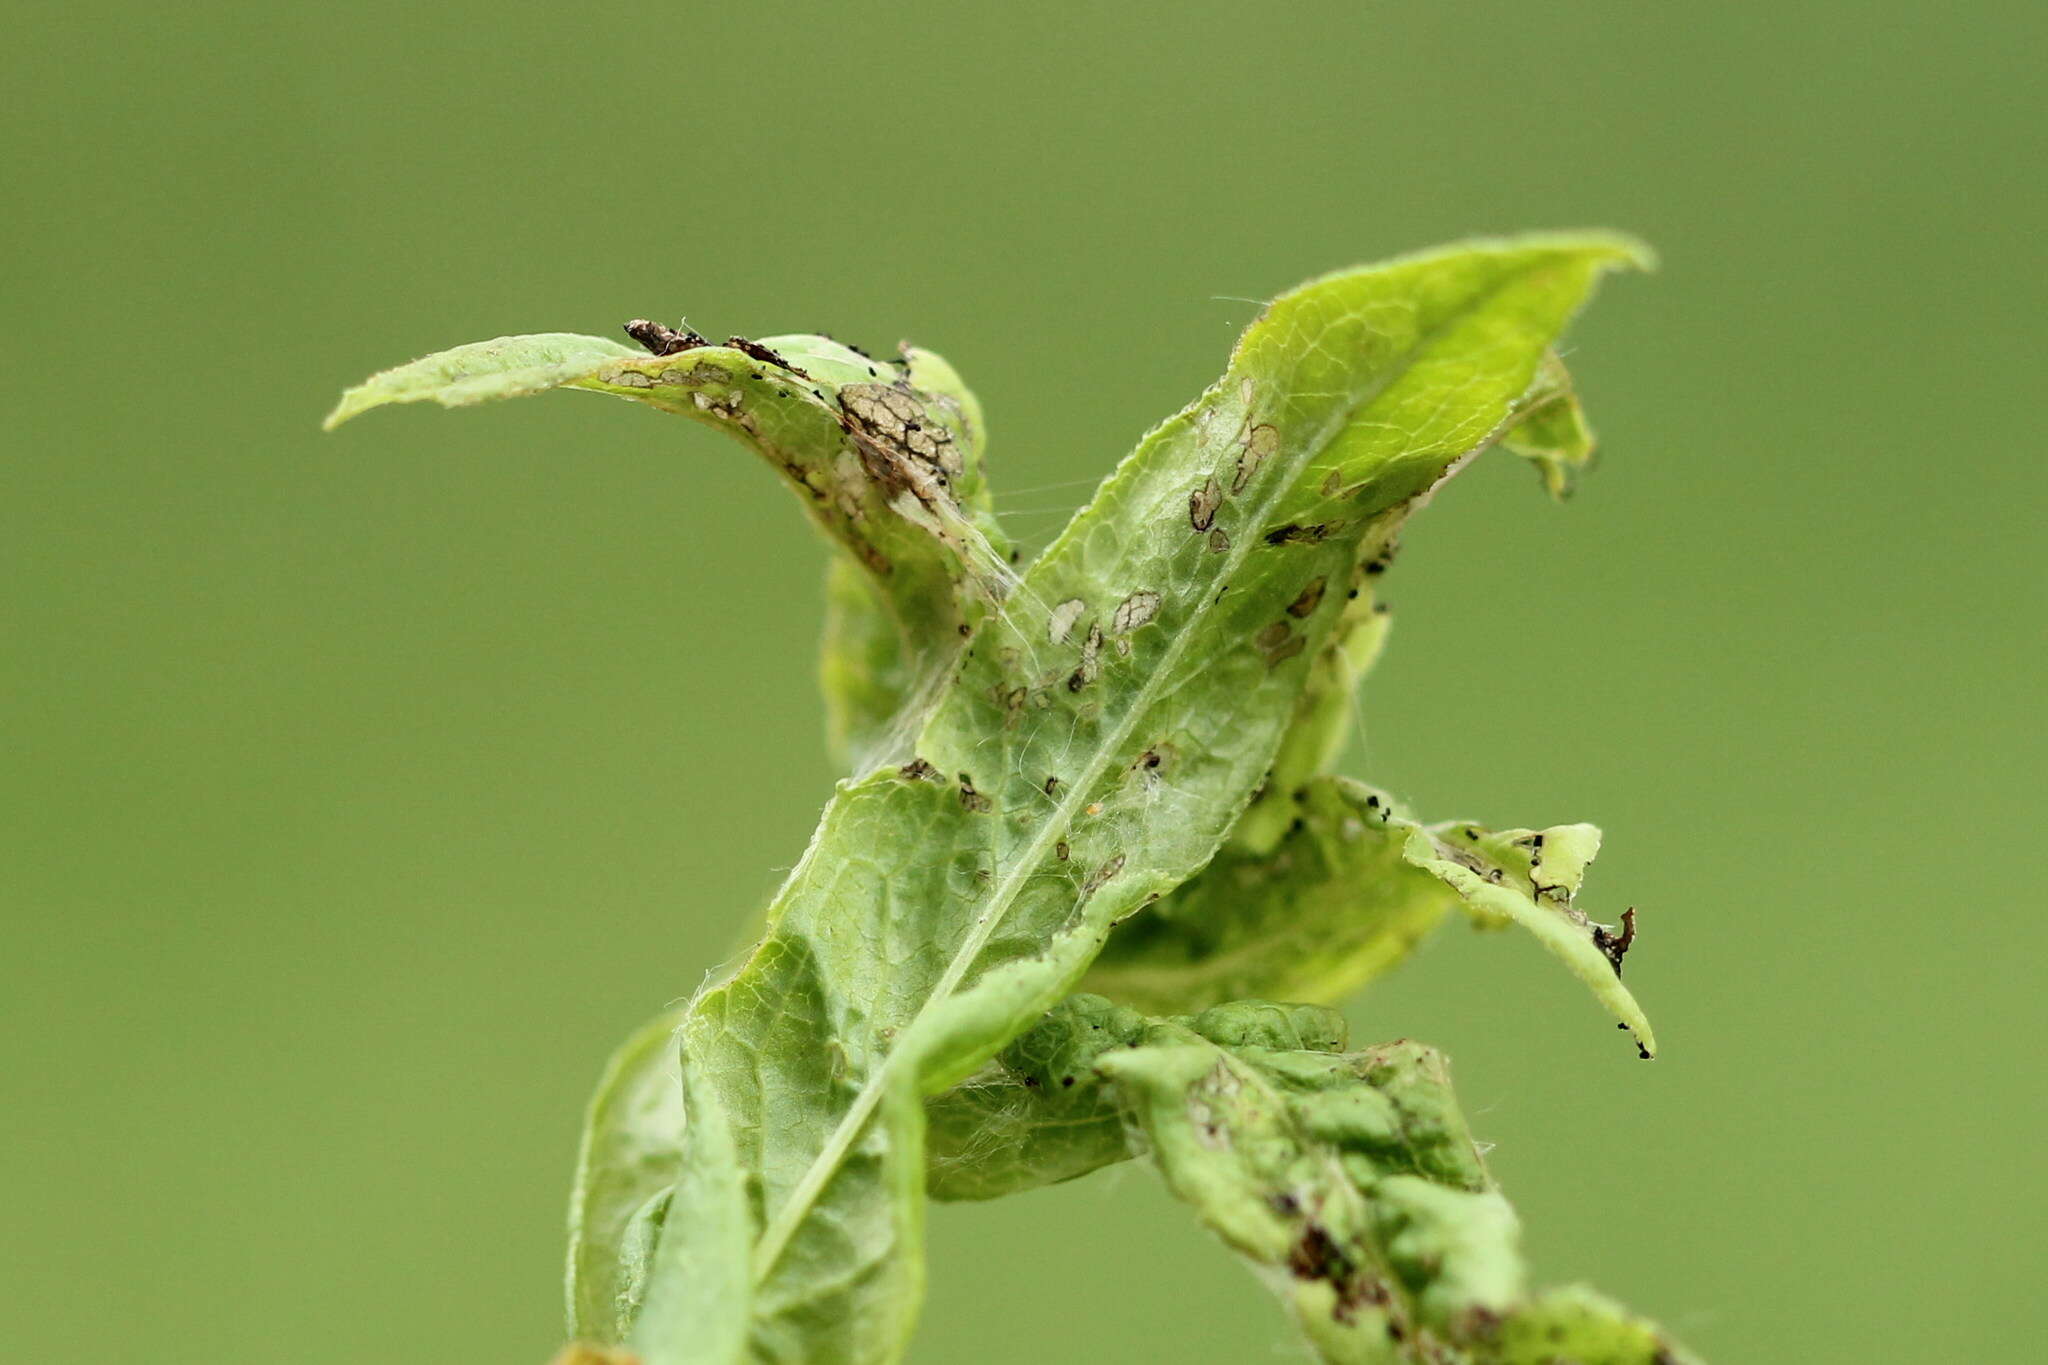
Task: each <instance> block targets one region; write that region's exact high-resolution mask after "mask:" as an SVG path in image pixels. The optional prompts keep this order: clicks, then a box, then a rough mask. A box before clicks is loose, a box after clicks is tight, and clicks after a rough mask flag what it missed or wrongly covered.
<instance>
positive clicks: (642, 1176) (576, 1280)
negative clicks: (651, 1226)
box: [568, 1009, 683, 1345]
mask: <svg viewBox="0 0 2048 1365" xmlns="http://www.w3.org/2000/svg"><path fill="white" fill-rule="evenodd" d="M682 1021H683V1013H682V1011H681V1010H680V1009H676V1010H670V1011H668V1012H666V1013H664V1014H661V1015H659V1016H658V1017H656V1018H655V1019H653V1020H652V1021H650V1022H649V1023H647V1024H646V1025H645V1026H643V1027H642V1028H641V1029H640V1030H639V1031H638V1032H637V1033H635V1034H634V1035H633V1036H632V1037H631V1038H630V1039H628V1040H627V1041H626V1043H625V1044H624V1046H622V1047H621V1048H620V1049H619V1050H618V1052H617V1053H615V1054H614V1055H613V1057H612V1059H611V1062H610V1064H609V1065H607V1066H606V1067H605V1073H604V1079H603V1080H601V1081H600V1082H599V1083H598V1087H597V1094H596V1095H595V1096H593V1097H592V1099H591V1102H590V1109H589V1112H588V1114H586V1116H585V1118H584V1122H583V1145H582V1150H581V1151H580V1152H579V1153H578V1155H577V1161H576V1186H575V1192H574V1193H573V1194H572V1195H571V1196H570V1199H569V1273H568V1298H569V1336H570V1337H571V1338H572V1339H574V1340H579V1341H585V1342H590V1343H593V1344H600V1345H613V1344H616V1343H618V1342H621V1341H624V1340H625V1338H626V1333H627V1331H628V1329H629V1328H630V1327H631V1325H632V1319H633V1317H634V1316H635V1310H636V1308H637V1306H638V1303H639V1299H640V1291H641V1285H642V1281H643V1280H644V1277H645V1264H644V1262H642V1261H638V1260H633V1259H629V1257H628V1252H629V1249H637V1248H629V1239H628V1232H629V1230H630V1229H631V1228H632V1227H633V1226H634V1223H635V1221H636V1220H637V1219H639V1218H641V1217H642V1216H643V1214H644V1213H646V1212H647V1211H648V1210H649V1207H650V1206H651V1205H653V1204H654V1203H655V1202H656V1201H657V1200H658V1199H663V1198H665V1197H666V1196H667V1194H668V1192H669V1190H670V1189H671V1188H672V1187H673V1186H674V1184H675V1181H676V1172H677V1168H678V1166H679V1165H680V1162H681V1146H682V1140H683V1089H682V1073H681V1068H680V1065H679V1060H678V1055H677V1049H676V1030H677V1029H678V1028H679V1027H680V1026H681V1025H682Z"/></svg>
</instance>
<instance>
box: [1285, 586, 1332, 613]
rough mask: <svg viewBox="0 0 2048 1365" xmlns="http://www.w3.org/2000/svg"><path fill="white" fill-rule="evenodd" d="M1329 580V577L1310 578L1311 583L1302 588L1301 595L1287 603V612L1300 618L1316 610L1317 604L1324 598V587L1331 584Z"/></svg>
mask: <svg viewBox="0 0 2048 1365" xmlns="http://www.w3.org/2000/svg"><path fill="white" fill-rule="evenodd" d="M1329 581H1330V580H1329V579H1327V578H1314V579H1311V580H1309V585H1308V586H1307V587H1305V588H1303V589H1302V590H1301V595H1300V596H1299V597H1297V598H1295V599H1294V600H1293V601H1292V602H1289V603H1288V604H1287V614H1288V615H1289V616H1292V617H1295V618H1296V619H1297V620H1298V619H1300V618H1301V617H1304V616H1307V615H1308V614H1309V613H1310V612H1312V611H1314V610H1315V609H1316V605H1317V604H1318V603H1319V602H1321V601H1322V600H1323V589H1324V588H1325V587H1327V586H1329Z"/></svg>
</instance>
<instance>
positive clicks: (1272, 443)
mask: <svg viewBox="0 0 2048 1365" xmlns="http://www.w3.org/2000/svg"><path fill="white" fill-rule="evenodd" d="M1279 448H1280V430H1279V428H1278V427H1274V426H1270V425H1260V426H1256V427H1253V428H1252V429H1251V430H1250V431H1248V432H1246V433H1245V438H1244V449H1243V450H1242V451H1240V452H1239V454H1238V457H1237V472H1236V473H1235V474H1234V475H1232V476H1231V480H1230V491H1231V492H1232V493H1242V492H1244V490H1245V485H1246V484H1249V483H1250V482H1251V481H1252V476H1253V475H1255V474H1257V473H1258V472H1259V468H1260V466H1262V465H1264V464H1265V463H1266V461H1267V460H1269V459H1271V458H1272V455H1273V452H1274V451H1276V450H1278V449H1279Z"/></svg>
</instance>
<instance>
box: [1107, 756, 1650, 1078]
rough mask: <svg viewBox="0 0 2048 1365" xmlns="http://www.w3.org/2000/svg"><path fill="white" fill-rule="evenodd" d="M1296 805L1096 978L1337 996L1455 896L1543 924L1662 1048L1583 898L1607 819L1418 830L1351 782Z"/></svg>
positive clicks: (1385, 964) (1122, 932) (1398, 953)
mask: <svg viewBox="0 0 2048 1365" xmlns="http://www.w3.org/2000/svg"><path fill="white" fill-rule="evenodd" d="M1288 806H1289V809H1291V810H1292V811H1294V812H1295V814H1294V825H1293V827H1292V829H1291V830H1290V831H1289V832H1288V834H1287V835H1286V836H1285V837H1284V838H1283V839H1282V840H1281V842H1280V844H1279V846H1278V847H1277V848H1276V849H1274V850H1273V851H1271V852H1269V853H1261V852H1253V851H1247V850H1245V849H1243V848H1240V847H1237V846H1235V845H1226V846H1225V848H1224V849H1223V850H1222V851H1221V852H1220V853H1218V854H1217V856H1216V859H1215V861H1214V862H1212V863H1210V865H1209V866H1208V868H1207V869H1206V870H1204V872H1203V873H1202V874H1201V875H1200V876H1199V877H1195V878H1193V879H1191V880H1190V881H1188V882H1187V883H1186V884H1185V885H1184V886H1182V887H1181V888H1180V889H1178V890H1177V891H1175V892H1174V893H1173V894H1172V895H1171V896H1168V897H1167V898H1166V899H1164V900H1162V901H1160V902H1159V903H1158V904H1157V905H1155V906H1153V907H1152V908H1151V909H1149V910H1147V911H1146V912H1145V913H1144V914H1142V915H1140V916H1138V917H1137V918H1135V919H1133V920H1131V921H1130V922H1129V923H1128V924H1125V925H1122V926H1121V927H1119V928H1118V929H1117V931H1116V933H1115V934H1114V935H1112V936H1111V938H1110V941H1109V943H1108V944H1107V945H1106V946H1105V947H1104V948H1103V951H1102V953H1101V954H1100V955H1099V956H1098V957H1097V958H1096V961H1095V965H1094V967H1093V969H1092V970H1091V971H1090V972H1089V975H1088V978H1087V985H1088V987H1089V989H1091V990H1097V991H1100V992H1102V993H1103V994H1105V995H1108V996H1111V997H1113V998H1115V999H1117V1000H1121V1001H1124V1002H1125V1003H1127V1004H1130V1005H1133V1006H1135V1007H1137V1008H1138V1009H1141V1010H1147V1011H1152V1012H1158V1013H1167V1012H1172V1011H1177V1010H1192V1009H1200V1008H1203V1007H1204V1006H1207V1005H1210V1004H1214V1003H1216V1002H1218V1001H1222V1000H1229V999H1233V998H1236V997H1240V996H1250V995H1256V996H1278V997H1282V998H1286V999H1293V1000H1314V1001H1326V1002H1328V1001H1336V1000H1339V999H1342V998H1343V997H1344V996H1345V995H1347V994H1349V993H1350V992H1351V991H1353V990H1355V989H1357V988H1358V987H1359V986H1361V985H1363V984H1365V983H1366V982H1367V981H1370V980H1371V979H1373V978H1374V977H1376V976H1379V975H1381V974H1382V973H1384V972H1387V971H1389V970H1391V969H1392V968H1393V967H1395V966H1397V965H1398V964H1399V963H1400V962H1401V961H1403V960H1404V959H1405V958H1406V957H1407V956H1408V954H1409V953H1410V952H1411V951H1412V950H1413V949H1414V947H1415V945H1416V944H1417V943H1418V942H1419V941H1420V940H1421V939H1422V937H1423V936H1424V935H1425V934H1427V933H1428V932H1429V930H1430V929H1431V928H1433V927H1434V926H1435V925H1436V924H1437V922H1438V921H1439V920H1441V919H1442V918H1443V916H1444V914H1445V913H1446V912H1447V911H1448V910H1450V909H1451V908H1452V907H1453V906H1457V905H1460V904H1462V905H1463V906H1464V908H1465V909H1466V910H1467V911H1469V912H1470V913H1471V915H1472V917H1473V918H1474V919H1475V920H1476V921H1477V922H1479V923H1480V924H1481V925H1482V926H1484V927H1489V928H1498V927H1502V926H1505V925H1507V924H1511V923H1512V924H1519V925H1521V926H1522V927H1524V928H1526V929H1528V930H1529V931H1530V932H1531V933H1533V934H1535V936H1536V937H1537V939H1538V940H1539V941H1540V942H1541V943H1542V944H1543V946H1544V947H1546V948H1548V949H1549V950H1550V951H1551V952H1552V953H1554V954H1556V955H1557V956H1558V957H1559V958H1560V959H1561V960H1562V961H1563V962H1564V963H1565V965H1566V966H1567V967H1568V968H1569V969H1570V970H1571V972H1572V974H1573V975H1575V976H1577V977H1578V978H1579V979H1580V980H1581V981H1583V982H1585V983H1586V985H1587V986H1588V987H1589V988H1590V989H1591V990H1592V992H1593V995H1594V997H1595V998H1596V999H1597V1000H1598V1001H1599V1002H1600V1003H1601V1004H1603V1005H1605V1006H1606V1007H1607V1009H1608V1010H1609V1011H1610V1012H1611V1013H1612V1014H1613V1015H1614V1017H1615V1018H1616V1019H1617V1020H1618V1021H1619V1022H1621V1023H1622V1024H1623V1025H1625V1026H1626V1027H1627V1028H1628V1029H1629V1030H1630V1031H1631V1032H1632V1033H1633V1034H1634V1036H1635V1038H1636V1041H1637V1043H1638V1045H1639V1047H1640V1049H1641V1051H1642V1053H1643V1055H1645V1056H1647V1055H1649V1054H1650V1053H1653V1052H1654V1051H1655V1050H1656V1045H1657V1043H1656V1035H1655V1034H1654V1033H1653V1032H1652V1031H1651V1029H1650V1024H1649V1020H1648V1019H1647V1017H1645V1015H1644V1014H1643V1011H1642V1008H1641V1007H1640V1006H1639V1005H1638V1004H1637V1003H1636V1001H1635V999H1634V997H1633V996H1632V995H1631V994H1630V993H1629V991H1628V990H1627V988H1626V987H1624V986H1623V985H1622V984H1621V980H1620V970H1619V950H1620V944H1621V942H1622V940H1621V936H1620V935H1619V933H1617V932H1615V931H1614V930H1613V929H1612V927H1611V926H1607V925H1599V924H1595V923H1594V922H1593V921H1592V920H1590V919H1589V918H1587V916H1586V914H1585V912H1584V911H1582V910H1580V909H1579V907H1578V904H1577V900H1576V897H1577V895H1578V891H1579V886H1580V883H1581V882H1582V881H1583V880H1584V877H1585V870H1586V865H1587V863H1589V862H1591V861H1592V857H1593V855H1594V854H1595V853H1596V852H1598V851H1599V847H1600V831H1599V830H1597V829H1595V828H1593V827H1592V826H1591V825H1561V826H1558V827H1556V828H1553V829H1548V830H1526V829H1511V830H1503V831H1498V832H1496V831H1493V830H1489V829H1486V828H1484V827H1482V826H1479V825H1475V824H1470V823H1467V822H1463V821H1454V822H1451V823H1449V824H1444V825H1435V826H1428V827H1425V826H1423V825H1421V824H1419V823H1417V822H1416V821H1414V820H1411V819H1409V818H1407V817H1406V816H1404V815H1402V814H1400V813H1398V812H1397V811H1396V810H1395V807H1394V804H1393V800H1392V798H1391V797H1389V796H1388V795H1387V794H1386V793H1384V792H1381V791H1377V790H1375V789H1373V788H1371V787H1367V786H1365V785H1364V784H1362V783H1358V782H1353V781H1351V780H1349V779H1347V778H1327V777H1326V778H1318V779H1316V780H1314V781H1311V782H1309V783H1307V784H1306V785H1304V786H1302V787H1299V788H1296V789H1295V790H1294V792H1292V793H1291V794H1290V795H1289V797H1288ZM1631 923H1633V921H1631ZM1603 945H1605V946H1603Z"/></svg>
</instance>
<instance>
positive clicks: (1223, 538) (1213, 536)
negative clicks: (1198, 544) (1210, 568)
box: [1209, 526, 1230, 555]
mask: <svg viewBox="0 0 2048 1365" xmlns="http://www.w3.org/2000/svg"><path fill="white" fill-rule="evenodd" d="M1229 548H1230V532H1228V531H1226V530H1224V529H1223V528H1222V527H1221V526H1219V527H1217V528H1216V529H1215V530H1213V531H1211V532H1210V533H1209V553H1210V554H1212V555H1220V554H1222V553H1223V552H1224V551H1225V550H1227V549H1229Z"/></svg>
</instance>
